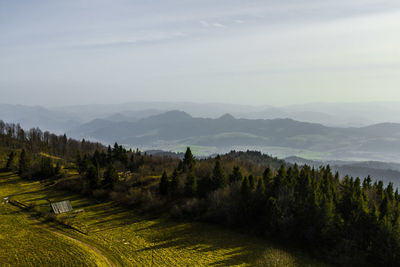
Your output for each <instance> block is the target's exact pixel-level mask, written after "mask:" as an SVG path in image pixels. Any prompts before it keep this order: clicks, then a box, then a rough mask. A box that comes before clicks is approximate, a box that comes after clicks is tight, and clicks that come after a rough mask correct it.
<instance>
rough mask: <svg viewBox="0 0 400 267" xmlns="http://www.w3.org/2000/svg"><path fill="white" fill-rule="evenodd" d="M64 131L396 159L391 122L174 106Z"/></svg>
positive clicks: (397, 139) (153, 145)
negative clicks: (215, 114)
mask: <svg viewBox="0 0 400 267" xmlns="http://www.w3.org/2000/svg"><path fill="white" fill-rule="evenodd" d="M68 134H69V135H71V136H73V137H76V138H88V139H92V140H97V141H101V142H104V143H112V142H115V141H117V142H118V143H121V144H124V145H126V146H132V147H142V148H150V149H163V148H165V146H167V145H169V146H171V145H176V146H178V145H192V146H205V147H215V148H217V151H221V152H222V151H228V150H230V149H232V148H238V147H239V148H240V147H241V148H244V149H246V148H251V149H257V148H259V149H261V150H262V149H263V148H268V147H279V148H285V149H288V150H293V151H294V150H297V151H307V152H310V153H318V154H321V155H323V156H322V158H325V159H340V160H357V159H361V160H381V161H399V160H400V124H397V123H381V124H376V125H372V126H366V127H349V128H341V127H327V126H323V125H321V124H316V123H307V122H299V121H295V120H292V119H272V120H270V119H267V120H261V119H257V120H251V119H236V118H234V117H233V116H232V115H229V114H225V115H223V116H221V117H219V118H216V119H210V118H195V117H192V116H190V115H189V114H187V113H185V112H183V111H177V110H175V111H169V112H166V113H162V114H158V115H153V116H150V117H147V118H143V119H139V120H137V121H133V122H126V121H123V122H121V121H119V122H115V121H111V120H104V119H96V120H93V121H91V122H89V123H85V124H82V125H79V126H77V127H74V128H73V129H71V130H70V131H69V132H68ZM295 154H297V153H293V155H295ZM279 156H282V155H279Z"/></svg>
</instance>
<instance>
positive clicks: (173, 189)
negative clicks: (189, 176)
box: [170, 169, 179, 194]
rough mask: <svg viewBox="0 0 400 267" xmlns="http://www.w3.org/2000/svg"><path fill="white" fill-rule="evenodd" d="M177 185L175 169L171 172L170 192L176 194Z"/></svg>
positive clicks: (176, 171)
mask: <svg viewBox="0 0 400 267" xmlns="http://www.w3.org/2000/svg"><path fill="white" fill-rule="evenodd" d="M178 186H179V180H178V170H177V169H175V170H174V172H173V173H172V179H171V187H170V192H171V194H176V193H177V192H178Z"/></svg>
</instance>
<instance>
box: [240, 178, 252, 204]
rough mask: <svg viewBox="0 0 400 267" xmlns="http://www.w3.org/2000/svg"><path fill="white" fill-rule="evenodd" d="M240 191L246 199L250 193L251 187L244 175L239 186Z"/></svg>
mask: <svg viewBox="0 0 400 267" xmlns="http://www.w3.org/2000/svg"><path fill="white" fill-rule="evenodd" d="M241 193H242V197H243V198H244V199H245V200H246V199H248V198H249V196H250V193H251V187H250V182H249V178H248V177H245V178H244V179H243V181H242V187H241Z"/></svg>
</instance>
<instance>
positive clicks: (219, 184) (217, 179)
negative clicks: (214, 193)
mask: <svg viewBox="0 0 400 267" xmlns="http://www.w3.org/2000/svg"><path fill="white" fill-rule="evenodd" d="M226 184H227V182H226V176H225V173H224V170H223V169H222V166H221V160H220V158H219V157H218V158H217V161H216V162H215V166H214V170H213V176H212V187H213V188H212V189H213V190H216V189H219V188H224V187H225V186H226Z"/></svg>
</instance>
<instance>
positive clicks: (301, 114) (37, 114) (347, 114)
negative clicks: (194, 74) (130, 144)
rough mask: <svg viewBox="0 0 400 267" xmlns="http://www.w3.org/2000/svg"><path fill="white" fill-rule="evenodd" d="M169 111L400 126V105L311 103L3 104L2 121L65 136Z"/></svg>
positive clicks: (343, 124)
mask: <svg viewBox="0 0 400 267" xmlns="http://www.w3.org/2000/svg"><path fill="white" fill-rule="evenodd" d="M170 110H182V111H185V112H186V113H188V114H190V115H191V116H193V117H203V118H219V117H220V116H222V115H223V114H227V113H229V114H232V115H233V116H234V117H235V118H243V119H285V118H289V119H293V120H297V121H303V122H311V123H319V124H322V125H325V126H332V127H361V126H368V125H372V124H377V123H384V122H392V123H400V103H395V102H394V103H387V102H385V103H310V104H304V105H292V106H285V107H273V106H268V105H265V106H251V105H236V104H224V103H208V104H202V103H189V102H132V103H124V104H104V105H100V104H91V105H77V106H64V107H47V108H45V107H40V106H24V105H10V104H0V119H2V120H4V121H9V122H19V123H21V125H22V126H23V127H24V128H30V127H40V128H42V129H46V130H51V131H53V132H58V133H63V132H66V131H68V130H70V129H71V128H73V127H75V126H78V125H80V124H83V123H88V122H90V121H92V120H94V119H106V120H109V121H113V122H134V121H137V120H140V119H143V118H146V117H148V116H151V115H157V114H161V113H164V112H167V111H170Z"/></svg>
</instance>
